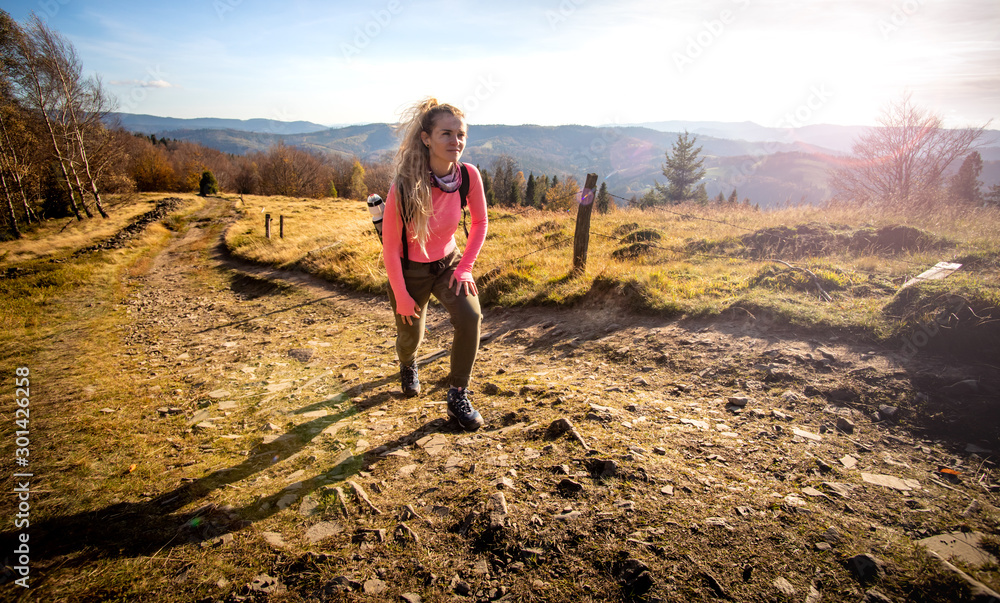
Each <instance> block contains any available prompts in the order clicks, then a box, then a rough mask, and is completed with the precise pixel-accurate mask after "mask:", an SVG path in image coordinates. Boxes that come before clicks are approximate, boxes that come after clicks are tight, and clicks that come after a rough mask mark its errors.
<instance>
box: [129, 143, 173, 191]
mask: <svg viewBox="0 0 1000 603" xmlns="http://www.w3.org/2000/svg"><path fill="white" fill-rule="evenodd" d="M143 146H144V148H142V149H141V150H139V151H138V153H137V154H136V156H135V157H134V158H133V160H132V162H131V167H130V169H129V173H130V174H131V176H132V179H133V181H134V182H135V189H136V190H137V191H139V192H158V191H171V190H174V182H175V180H176V175H175V174H174V168H173V167H171V166H170V161H169V160H168V159H167V152H166V150H164V149H163V148H162V147H159V146H156V145H151V144H147V145H143Z"/></svg>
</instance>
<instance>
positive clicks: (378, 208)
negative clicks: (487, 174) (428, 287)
mask: <svg viewBox="0 0 1000 603" xmlns="http://www.w3.org/2000/svg"><path fill="white" fill-rule="evenodd" d="M459 166H460V167H461V170H462V184H461V186H459V187H458V194H459V195H460V196H461V198H462V228H464V229H465V238H469V227H468V225H466V223H465V207H466V206H467V205H468V204H469V199H468V197H469V168H467V167H466V166H465V164H464V163H459ZM396 193H397V194H400V195H401V194H402V193H400V191H398V190H397V191H396ZM400 199H401V200H403V197H402V196H400ZM403 201H404V202H405V200H403ZM368 210H369V211H371V213H372V222H373V223H374V224H375V230H376V231H377V232H378V236H379V239H381V238H382V212H383V210H384V202H383V201H382V197H380V196H378V195H369V196H368ZM402 234H403V267H404V268H407V267H409V265H410V249H409V245H407V244H406V222H403V229H402Z"/></svg>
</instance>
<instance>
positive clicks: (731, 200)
mask: <svg viewBox="0 0 1000 603" xmlns="http://www.w3.org/2000/svg"><path fill="white" fill-rule="evenodd" d="M739 200H740V199H739V197H738V196H737V195H736V189H735V188H734V189H733V192H732V193H730V195H729V204H730V205H736V204H737V203H738V202H739Z"/></svg>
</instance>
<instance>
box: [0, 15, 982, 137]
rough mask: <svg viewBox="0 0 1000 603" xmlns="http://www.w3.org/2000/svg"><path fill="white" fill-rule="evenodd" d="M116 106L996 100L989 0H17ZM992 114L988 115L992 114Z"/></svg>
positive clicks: (599, 119) (196, 111)
mask: <svg viewBox="0 0 1000 603" xmlns="http://www.w3.org/2000/svg"><path fill="white" fill-rule="evenodd" d="M4 10H6V11H8V12H9V13H10V14H11V16H12V17H13V18H14V19H15V20H17V21H19V22H24V21H25V20H26V19H27V17H28V16H29V15H30V13H31V12H32V11H34V12H35V13H36V14H38V15H39V17H41V18H42V19H43V20H44V21H45V22H46V23H47V24H48V25H49V26H50V27H52V28H53V29H55V30H57V31H59V32H60V33H62V34H63V35H65V36H66V37H67V38H68V39H69V40H70V41H71V42H72V43H73V45H74V46H75V48H76V49H77V52H78V53H79V55H80V58H81V59H82V61H83V65H84V68H85V70H86V71H87V72H88V73H92V74H97V75H99V76H100V77H101V79H102V80H103V82H104V84H105V86H106V88H107V89H108V90H110V91H111V92H112V93H114V94H115V95H116V96H117V98H118V99H119V110H121V111H125V112H130V113H148V114H152V115H161V116H169V117H229V118H239V119H249V118H257V117H259V118H270V119H280V120H285V121H292V120H307V121H312V122H317V123H321V124H347V123H370V122H393V121H396V120H397V119H398V117H399V114H400V112H401V111H402V110H403V109H405V108H406V107H407V106H408V105H410V104H412V103H413V102H415V101H417V100H419V99H420V98H423V97H425V96H435V97H437V98H438V99H439V100H441V101H443V102H451V103H453V104H456V105H459V106H462V107H463V108H464V109H465V110H466V112H467V115H468V118H469V122H470V123H472V124H475V123H481V124H485V123H505V124H523V123H534V124H542V125H558V124H570V123H576V124H587V125H601V124H615V123H618V124H628V123H638V122H649V121H665V120H714V121H754V122H757V123H759V124H761V125H765V126H794V125H808V124H817V123H834V124H844V125H868V124H872V123H874V120H875V118H876V117H877V115H878V112H879V110H880V108H881V107H883V106H885V104H886V103H887V102H889V101H891V100H895V99H898V98H899V97H900V96H901V95H902V94H903V92H904V91H908V92H910V93H912V95H913V98H914V100H915V101H916V102H917V103H919V104H921V105H923V106H925V107H927V108H930V109H932V110H934V111H936V112H937V113H939V114H941V115H942V116H944V117H945V119H946V122H947V123H948V124H949V125H951V126H963V125H969V124H977V123H978V124H981V123H983V122H985V121H987V120H989V119H994V118H998V117H1000V2H998V1H997V0H800V1H788V0H716V1H702V2H699V1H696V0H690V1H688V0H666V1H660V2H653V1H649V0H644V1H638V0H621V1H618V2H611V1H604V0H545V1H541V2H528V1H525V0H505V1H504V2H499V3H494V2H485V1H479V2H457V1H454V0H428V1H417V0H376V1H373V2H364V1H361V0H357V1H354V2H344V1H340V0H334V1H327V2H320V1H317V0H285V1H284V2H280V3H279V2H263V1H258V0H179V1H178V0H175V1H173V2H170V3H167V2H154V1H150V0H145V1H144V0H138V1H133V2H115V1H110V0H35V1H33V2H21V1H17V0H15V1H13V2H12V1H9V0H8V2H5V6H4ZM992 127H994V128H995V127H997V124H996V123H994V124H993V126H992Z"/></svg>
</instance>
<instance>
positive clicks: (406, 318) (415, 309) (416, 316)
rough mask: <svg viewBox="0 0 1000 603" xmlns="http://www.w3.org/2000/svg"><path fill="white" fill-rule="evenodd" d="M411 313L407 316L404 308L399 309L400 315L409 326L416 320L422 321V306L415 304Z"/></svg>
mask: <svg viewBox="0 0 1000 603" xmlns="http://www.w3.org/2000/svg"><path fill="white" fill-rule="evenodd" d="M410 312H411V313H410V314H405V313H404V311H403V308H400V309H399V315H400V316H401V317H402V318H403V322H404V323H405V324H408V325H412V324H413V321H414V320H420V306H418V305H417V304H416V303H414V304H413V309H412V310H410Z"/></svg>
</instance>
